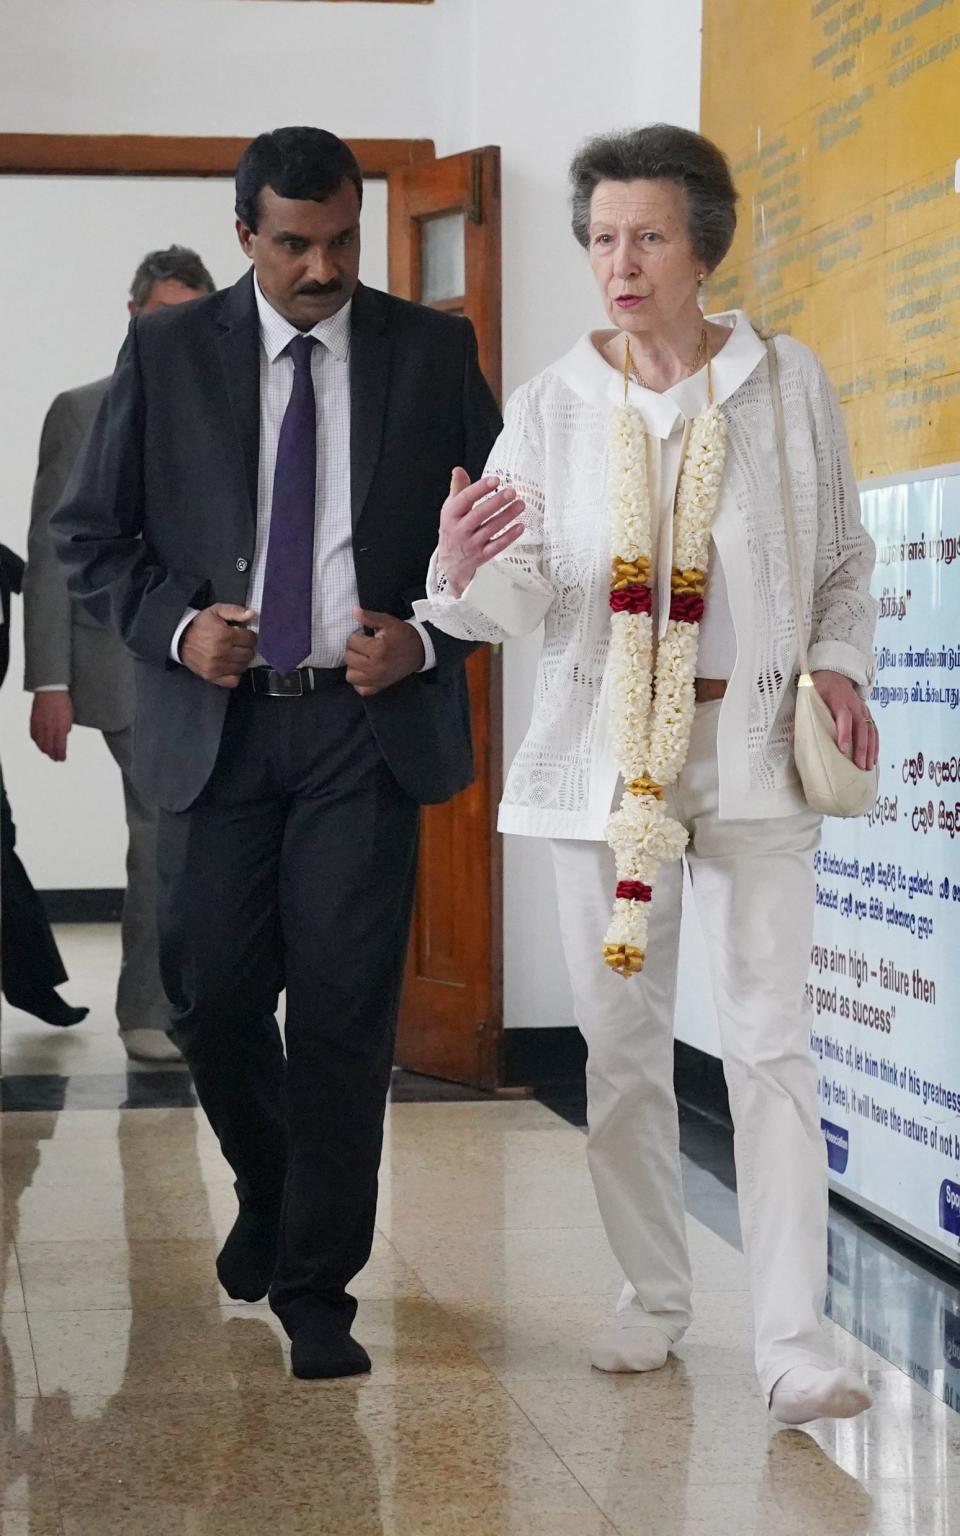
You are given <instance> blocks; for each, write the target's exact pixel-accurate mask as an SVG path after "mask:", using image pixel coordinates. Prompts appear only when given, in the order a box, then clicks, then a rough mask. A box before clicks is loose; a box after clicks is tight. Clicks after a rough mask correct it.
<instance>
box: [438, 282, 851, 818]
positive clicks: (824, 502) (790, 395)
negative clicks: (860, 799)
mask: <svg viewBox="0 0 960 1536" xmlns="http://www.w3.org/2000/svg"><path fill="white" fill-rule="evenodd" d="M711 318H712V319H713V320H714V322H715V323H717V324H721V325H727V326H728V327H730V329H731V332H732V334H731V336H730V338H729V340H728V341H727V342H726V344H725V345H724V346H723V348H722V349H721V351H720V352H719V353H718V354H717V357H716V358H715V359H714V362H713V365H712V374H713V392H714V398H715V399H716V400H717V402H718V403H719V404H720V405H721V406H722V407H723V412H724V416H725V417H726V421H727V457H726V465H725V469H724V475H723V483H722V487H721V492H720V499H719V503H718V507H717V513H716V517H715V519H714V526H713V546H712V567H713V576H712V591H711V590H710V589H709V588H708V592H709V593H710V595H709V597H708V610H709V619H710V622H705V625H704V629H705V630H706V634H705V636H704V637H703V638H702V640H701V650H700V656H699V660H698V667H697V671H698V673H699V675H700V676H701V677H726V678H727V680H728V687H727V692H726V695H725V697H724V700H723V704H722V706H721V711H720V723H719V735H718V752H719V769H720V815H721V817H724V818H744V819H750V820H753V819H759V818H762V817H767V816H781V815H789V814H792V813H793V812H795V811H798V810H802V809H803V808H804V805H805V802H804V800H803V796H802V793H801V791H800V788H799V783H798V780H797V775H796V769H795V767H794V764H793V753H792V748H791V742H790V736H791V728H792V721H793V712H794V701H795V680H796V673H797V639H796V624H795V621H794V616H793V602H792V596H791V588H790V577H789V568H788V564H787V554H786V544H785V538H784V529H783V512H782V503H781V499H780V491H779V477H778V468H777V448H776V436H775V431H774V420H773V405H772V400H771V395H770V379H769V370H768V364H767V357H766V349H765V347H764V344H763V342H762V341H761V340H760V338H759V337H758V336H757V334H756V332H755V331H754V330H753V327H752V325H751V324H750V321H749V319H748V317H747V316H746V315H745V314H744V313H743V312H742V311H732V312H730V313H728V314H723V315H716V316H712V317H711ZM776 345H777V353H778V356H779V359H780V371H781V388H782V392H783V400H784V416H785V422H786V435H787V458H788V463H789V467H790V474H791V481H792V488H793V496H794V504H795V510H796V519H797V543H798V551H799V558H800V564H801V577H802V587H803V596H804V604H805V622H806V623H807V625H808V628H809V634H810V665H811V667H812V668H814V669H830V670H832V671H836V672H841V673H843V674H844V675H846V676H848V677H850V678H851V679H852V680H853V681H854V682H855V683H857V684H858V685H860V686H861V687H866V686H868V685H869V684H870V682H871V681H872V678H873V670H874V664H873V631H874V624H875V619H876V605H875V603H874V602H873V599H872V598H871V597H870V595H869V583H870V576H871V572H872V569H873V560H874V551H873V545H872V542H871V540H870V539H869V537H868V535H867V534H866V532H865V531H864V529H863V526H862V524H861V522H860V508H859V501H858V497H857V487H856V482H855V480H854V476H853V471H852V468H851V465H850V460H849V453H848V450H847V443H846V437H845V434H844V430H843V423H842V419H841V416H840V410H839V406H838V404H837V401H836V397H835V395H834V393H833V390H832V388H831V386H830V384H829V382H828V380H827V378H826V375H825V373H824V371H823V368H822V366H821V364H820V362H819V360H818V359H817V357H816V356H815V354H814V353H813V352H811V351H810V349H809V348H808V347H806V346H804V345H803V344H802V343H801V342H798V341H794V340H793V339H792V338H791V337H787V336H781V337H778V338H777V343H776ZM622 399H623V380H622V376H621V375H620V374H619V372H618V371H617V370H616V369H614V368H612V367H611V366H610V365H609V364H608V363H607V362H606V360H605V359H604V358H603V357H602V356H601V355H600V353H599V352H598V351H597V348H596V347H595V345H594V343H593V341H592V339H591V338H590V337H589V336H585V337H582V338H581V340H580V341H579V342H578V343H577V344H576V346H575V347H574V348H573V349H572V350H571V351H570V352H568V353H567V355H566V356H565V357H563V358H561V359H560V360H559V362H557V363H554V364H553V365H551V366H550V367H549V368H547V369H545V370H544V371H543V373H541V374H539V375H538V376H537V377H536V378H534V379H532V380H531V381H530V382H529V383H528V384H525V385H523V386H522V387H521V388H520V389H518V390H517V391H516V392H515V393H514V394H513V395H512V396H511V398H510V400H509V402H508V404H507V409H506V420H505V424H504V429H503V432H502V433H501V435H500V437H499V438H498V440H497V442H496V444H495V445H494V448H493V451H492V453H491V455H490V461H489V464H488V466H487V472H488V473H490V474H498V475H500V476H501V477H502V478H503V479H504V480H505V481H510V482H512V483H513V484H514V485H515V486H516V488H517V490H518V492H519V493H520V495H522V497H523V499H524V501H525V502H526V512H525V514H524V521H525V525H526V526H525V529H524V532H523V535H522V536H521V537H520V538H519V539H518V540H517V542H516V543H515V544H514V545H513V546H512V547H511V548H510V549H508V550H506V551H505V552H504V554H502V555H500V556H498V557H497V559H496V560H493V561H491V562H490V563H489V564H488V565H485V566H482V567H481V568H480V570H479V571H478V572H477V574H476V576H475V577H474V579H473V581H472V582H471V583H470V585H469V586H468V587H467V588H466V590H465V591H464V593H463V595H462V596H461V597H459V598H457V597H455V596H454V595H453V593H452V591H451V590H450V589H449V587H448V586H447V584H446V582H445V580H444V577H443V575H442V572H441V571H440V570H439V568H438V565H437V560H436V556H434V559H433V561H432V562H431V566H430V571H429V573H428V578H427V596H426V598H425V599H423V600H421V601H419V602H418V603H416V604H415V611H416V615H417V617H418V618H419V619H421V620H425V621H429V622H430V623H432V624H436V625H437V627H438V628H440V629H442V630H444V631H445V632H446V633H448V634H451V635H455V636H457V637H459V638H461V639H466V640H477V641H488V642H492V643H496V642H499V641H502V640H504V639H507V638H509V637H511V636H517V635H523V634H528V633H530V632H531V631H533V630H535V629H536V628H537V626H538V625H539V624H540V623H541V622H542V623H543V624H544V642H543V649H542V651H541V655H540V663H539V668H538V674H537V682H536V690H535V697H534V705H533V716H532V719H531V722H530V726H529V729H528V731H527V735H526V737H525V738H524V741H523V743H522V744H521V747H520V749H519V751H518V752H517V755H516V757H515V759H514V761H513V764H512V766H511V768H510V771H509V773H508V775H507V781H506V786H505V789H504V796H503V801H502V804H501V808H500V819H499V826H500V829H501V831H504V832H516V833H524V834H527V835H530V836H540V837H570V838H593V839H602V838H603V837H604V835H605V826H606V821H607V818H608V816H609V814H610V807H611V804H612V801H613V797H614V793H615V790H616V783H617V767H616V763H615V761H614V758H613V753H612V750H611V746H610V740H609V732H608V728H607V724H608V708H609V703H608V698H607V687H606V683H605V678H606V660H607V653H608V648H609V635H610V610H609V586H610V561H611V556H612V551H611V548H610V530H609V513H608V495H607V424H608V420H609V416H610V411H611V409H612V408H613V407H614V406H616V405H618V404H620V403H621V402H622ZM705 399H706V370H701V372H700V373H699V374H696V375H695V376H694V377H693V378H691V379H685V380H682V381H681V382H680V383H679V384H676V385H674V386H673V387H672V388H671V389H669V390H667V391H665V392H664V393H663V394H657V393H655V392H654V391H651V390H646V389H642V388H641V387H640V386H638V385H636V384H631V386H630V402H631V404H633V405H635V406H636V408H637V409H638V410H639V411H640V412H641V413H642V415H643V417H644V421H645V423H646V426H647V430H648V433H649V435H650V438H651V439H652V441H653V442H654V443H656V445H657V447H658V450H659V451H658V453H657V454H656V455H655V456H652V458H653V460H654V462H655V463H656V464H657V465H658V467H659V490H658V493H657V504H658V506H659V507H660V509H661V514H662V520H661V529H660V541H659V550H658V552H657V562H656V563H657V571H658V577H657V582H658V586H659V588H660V590H661V591H664V592H666V591H668V590H669V572H670V566H671V563H672V547H671V546H672V521H671V518H670V516H669V509H670V508H672V505H673V493H674V489H675V485H676V479H677V475H678V473H679V460H680V441H681V435H682V430H683V424H684V422H685V420H688V419H691V418H692V417H694V416H695V415H697V414H698V412H699V411H700V410H701V409H702V408H703V405H704V403H705ZM718 575H719V576H720V580H719V581H718V580H717V576H718ZM664 606H665V605H664ZM705 618H706V616H705ZM665 620H666V614H665V613H664V614H663V616H662V617H661V620H660V623H661V626H663V625H665ZM730 626H732V631H733V640H734V643H735V656H734V657H733V662H732V666H731V665H728V664H727V663H728V661H729V659H730V658H729V655H728V650H729V644H730V638H729V637H730Z"/></svg>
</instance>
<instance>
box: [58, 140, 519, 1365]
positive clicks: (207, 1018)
mask: <svg viewBox="0 0 960 1536" xmlns="http://www.w3.org/2000/svg"><path fill="white" fill-rule="evenodd" d="M361 197H362V179H361V172H360V169H359V167H358V165H357V162H356V160H355V159H354V157H353V155H352V153H351V152H350V150H349V149H348V147H347V146H346V145H345V144H343V143H342V142H341V141H340V140H339V139H336V138H334V136H333V135H331V134H327V133H323V132H321V131H320V130H319V129H310V128H288V129H280V130H277V131H276V132H274V133H270V134H262V135H261V136H260V137H259V138H258V139H256V140H254V142H253V143H252V144H251V145H250V146H249V147H248V149H247V150H246V151H245V153H244V155H243V158H242V160H241V162H240V165H239V167H238V170H237V215H238V220H237V230H238V235H239V238H240V242H241V245H242V247H243V249H244V251H245V252H246V254H247V255H248V256H249V257H250V259H251V261H252V263H253V267H254V272H253V273H252V274H248V276H246V277H245V278H243V279H242V280H241V281H240V282H239V283H238V284H237V285H236V286H235V287H234V288H232V289H229V290H227V291H226V292H225V293H221V294H217V295H215V296H214V297H213V298H210V299H203V300H201V301H200V302H199V303H197V304H192V305H187V306H184V307H183V308H182V309H181V310H179V311H177V310H170V311H168V312H167V313H165V314H162V315H157V316H150V317H146V318H144V319H139V318H138V319H135V320H134V321H133V323H132V325H131V328H130V333H129V336H128V339H127V342H126V344H125V346H124V348H123V351H122V352H121V355H120V360H119V363H118V366H117V371H116V374H115V377H114V381H113V383H112V385H111V388H110V392H109V394H108V396H107V399H106V401H105V403H104V406H103V407H102V409H101V411H100V414H99V416H98V418H97V421H96V424H95V426H94V430H93V434H92V436H91V438H90V440H89V442H88V446H87V449H86V452H85V453H84V455H83V457H82V460H81V462H80V464H79V466H78V469H77V472H76V473H75V475H74V477H73V480H72V482H71V485H70V487H69V488H68V491H67V495H66V498H65V500H64V502H63V504H62V506H61V508H60V509H59V511H58V512H57V514H56V515H55V518H54V535H55V538H56V539H57V540H58V543H59V545H60V549H61V555H62V558H63V560H64V561H65V563H66V565H67V568H68V572H69V575H70V583H71V587H72V589H73V590H74V591H75V592H76V594H77V595H78V596H79V597H80V598H81V599H82V600H83V601H84V603H85V604H86V606H87V608H88V609H89V611H90V612H91V614H92V615H93V616H94V617H95V618H98V619H100V620H101V621H105V622H109V623H111V624H113V625H114V626H115V627H116V628H117V629H118V630H119V632H120V634H121V635H122V636H123V639H124V641H125V643H126V645H127V647H128V648H129V650H130V651H131V652H132V653H133V656H134V658H135V663H136V667H135V670H136V687H137V713H136V725H135V748H134V752H135V763H134V774H135V777H137V779H138V781H139V783H140V786H141V789H142V792H143V793H145V794H146V795H147V796H149V797H150V798H153V799H155V800H156V801H157V802H158V803H159V804H160V806H161V807H162V808H163V809H162V811H161V816H160V829H159V874H160V945H161V964H162V968H163V976H164V983H165V986H166V990H167V993H168V996H169V997H170V999H171V1004H172V1010H173V1025H174V1037H175V1039H176V1040H177V1042H178V1044H179V1045H180V1047H181V1049H182V1051H183V1053H184V1055H185V1057H186V1059H187V1061H188V1063H189V1065H190V1068H191V1071H192V1073H193V1077H194V1082H195V1084H196V1088H197V1092H198V1094H199V1096H200V1099H201V1102H202V1104H203V1106H204V1108H205V1110H206V1112H207V1114H208V1116H209V1118H210V1121H211V1123H212V1125H213V1127H214V1129H215V1131H216V1133H217V1135H218V1137H219V1139H220V1144H221V1147H222V1149H223V1151H224V1154H225V1155H226V1157H227V1159H228V1160H229V1162H230V1164H231V1165H232V1167H233V1169H234V1171H235V1173H236V1183H237V1193H238V1197H239V1201H240V1210H239V1214H238V1217H237V1221H236V1224H235V1226H234V1228H233V1230H232V1232H231V1234H230V1236H229V1238H228V1239H227V1242H226V1244H225V1245H224V1248H223V1250H222V1251H221V1254H220V1256H219V1259H218V1273H219V1275H220V1279H221V1283H222V1284H223V1285H224V1286H225V1288H226V1289H227V1291H228V1292H229V1294H230V1295H232V1296H234V1297H242V1298H244V1299H248V1300H255V1299H258V1298H259V1297H261V1296H262V1295H263V1294H264V1293H265V1292H266V1291H267V1289H268V1287H269V1292H270V1300H271V1304H272V1306H273V1308H274V1310H275V1312H276V1313H277V1314H278V1315H279V1317H280V1319H281V1321H282V1322H283V1324H284V1326H285V1328H286V1329H287V1332H288V1333H289V1334H290V1336H291V1339H292V1361H293V1369H294V1372H295V1373H296V1374H297V1375H299V1376H308V1377H311V1376H340V1375H351V1374H355V1373H357V1372H360V1371H365V1370H368V1369H369V1367H370V1362H369V1359H368V1357H367V1355H366V1352H365V1351H364V1350H363V1348H362V1347H361V1345H360V1344H358V1343H357V1342H356V1341H355V1340H354V1339H353V1338H352V1337H351V1336H350V1328H351V1325H352V1322H353V1317H354V1314H355V1311H356V1303H355V1301H354V1300H353V1299H352V1298H351V1297H350V1296H348V1294H347V1289H346V1288H347V1286H348V1285H349V1283H350V1281H351V1279H352V1278H353V1276H354V1275H355V1274H356V1273H357V1272H358V1271H359V1270H360V1269H361V1268H362V1267H363V1265H364V1264H365V1263H366V1260H367V1258H368V1256H369V1253H370V1247H371V1243H372V1238H373V1229H374V1216H375V1210H376V1194H377V1168H378V1164H379V1158H380V1150H381V1143H382V1135H383V1110H384V1101H385V1096H386V1091H387V1088H388V1085H389V1078H390V1067H391V1058H392V1048H393V1039H394V1030H395V1021H396V1012H397V1005H398V999H399V992H400V985H401V980H402V976H403V966H404V957H405V951H406V945H407V936H408V928H409V919H410V911H411V905H412V899H413V888H414V875H415V864H416V847H417V828H418V820H419V807H420V805H422V804H426V803H432V802H437V801H443V800H446V799H448V798H449V797H450V796H451V795H454V794H455V793H456V792H457V791H458V790H460V789H462V788H463V787H464V786H465V785H466V784H467V783H468V782H469V780H470V778H471V775H472V771H473V770H472V759H471V750H470V736H469V713H468V701H467V693H466V687H465V679H464V673H463V661H464V658H465V654H466V651H467V649H468V648H467V647H465V646H464V645H462V644H460V643H458V642H456V641H453V640H451V639H450V638H449V637H447V636H445V635H443V634H440V633H439V632H437V631H433V630H431V629H430V628H429V627H424V626H421V625H418V624H416V622H415V621H414V620H413V619H412V618H411V604H412V602H413V601H414V600H415V599H416V598H417V597H418V596H420V595H421V594H422V592H423V582H424V577H425V573H426V568H427V564H428V561H429V558H430V555H431V552H432V550H433V548H434V545H435V543H436V539H437V531H438V518H439V508H440V506H441V504H442V502H443V501H444V499H445V497H446V495H447V492H448V487H449V482H450V474H451V469H452V468H453V467H454V466H458V465H462V466H464V467H465V469H466V470H467V472H468V473H469V474H470V476H471V477H475V476H476V475H477V474H478V473H479V472H480V470H481V469H482V466H483V463H484V461H485V458H486V455H487V452H488V450H489V448H490V446H491V444H492V442H493V440H494V438H495V436H496V433H497V431H498V429H499V424H500V422H499V413H498V411H497V408H496V405H495V403H494V401H493V398H492V396H491V394H490V391H489V389H488V387H487V385H486V384H485V382H484V380H483V377H482V375H481V373H480V370H479V367H478V363H477V352H476V342H475V338H474V335H473V331H472V328H471V327H470V325H469V324H468V323H467V322H466V321H464V320H463V319H460V318H458V317H455V316H450V315H444V314H440V313H435V312H433V311H431V310H426V309H422V308H420V307H418V306H416V305H412V304H407V303H404V302H402V301H400V300H398V299H394V298H391V297H389V296H388V295H386V294H383V293H378V292H376V291H374V290H372V289H368V288H365V287H364V286H363V285H362V284H360V283H359V281H358V265H359V251H360V232H359V219H360V203H361ZM507 500H508V494H504V495H503V496H502V497H493V498H492V499H491V501H490V503H489V505H490V511H491V513H493V514H498V513H501V504H502V506H504V507H505V506H506V502H507ZM284 987H286V997H287V1003H286V1029H285V1040H286V1058H285V1057H284V1050H283V1045H282V1043H281V1037H280V1032H279V1030H278V1027H277V1023H276V1019H275V1009H276V1005H277V1000H278V994H279V992H280V991H281V989H282V988H284Z"/></svg>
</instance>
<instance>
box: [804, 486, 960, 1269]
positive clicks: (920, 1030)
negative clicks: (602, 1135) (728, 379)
mask: <svg viewBox="0 0 960 1536" xmlns="http://www.w3.org/2000/svg"><path fill="white" fill-rule="evenodd" d="M862 502H863V514H864V522H865V524H866V526H867V528H868V529H869V531H870V533H871V535H872V536H873V538H874V539H875V541H876V544H877V568H876V574H875V578H874V586H873V591H874V596H875V597H876V598H877V601H878V603H879V605H880V619H879V625H878V629H877V660H878V667H877V676H876V682H875V685H874V688H873V691H872V697H871V709H872V711H873V715H874V718H875V720H876V721H877V723H878V726H879V729H880V794H879V798H878V800H877V803H876V805H875V807H874V809H873V811H872V813H871V814H870V815H869V816H868V817H866V818H864V819H863V820H862V821H852V822H845V821H836V820H828V821H825V822H824V833H823V844H822V847H821V849H820V851H819V853H818V854H817V861H816V862H817V922H816V931H815V942H814V947H813V955H812V961H813V964H812V969H811V973H810V983H809V995H810V1001H811V1003H812V1005H813V1010H814V1023H813V1027H812V1031H811V1045H812V1047H813V1050H814V1053H815V1055H816V1056H817V1059H818V1061H819V1064H820V1085H819V1092H820V1112H821V1117H822V1126H823V1132H824V1137H825V1140H826V1144H827V1154H828V1159H829V1165H830V1176H831V1183H832V1184H833V1187H834V1188H836V1189H837V1190H838V1191H840V1192H841V1193H843V1194H845V1195H847V1196H848V1197H849V1198H851V1199H853V1200H855V1201H858V1202H859V1203H861V1204H864V1205H866V1206H867V1207H868V1208H869V1209H871V1210H873V1211H875V1212H877V1213H878V1214H880V1215H882V1216H884V1217H885V1218H887V1219H888V1220H889V1221H891V1222H892V1223H893V1224H894V1225H896V1226H899V1227H901V1228H902V1229H903V1230H904V1231H906V1232H909V1233H911V1234H912V1235H914V1236H916V1237H918V1238H920V1239H921V1240H922V1241H923V1242H925V1243H926V1244H927V1245H928V1246H930V1247H932V1248H935V1249H937V1250H938V1251H939V1252H941V1253H943V1254H946V1255H948V1256H949V1257H951V1258H953V1259H954V1260H955V1261H956V1262H958V1263H960V470H958V469H956V468H955V467H951V469H950V470H940V471H936V472H935V473H934V474H932V475H931V476H929V477H923V478H914V479H912V480H910V481H902V482H896V483H891V482H883V483H881V484H877V483H876V482H872V483H868V484H867V485H866V487H865V488H864V490H863V493H862Z"/></svg>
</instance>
